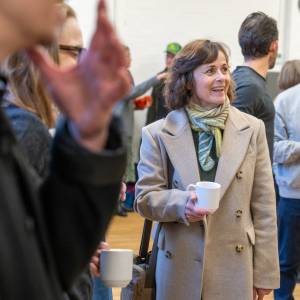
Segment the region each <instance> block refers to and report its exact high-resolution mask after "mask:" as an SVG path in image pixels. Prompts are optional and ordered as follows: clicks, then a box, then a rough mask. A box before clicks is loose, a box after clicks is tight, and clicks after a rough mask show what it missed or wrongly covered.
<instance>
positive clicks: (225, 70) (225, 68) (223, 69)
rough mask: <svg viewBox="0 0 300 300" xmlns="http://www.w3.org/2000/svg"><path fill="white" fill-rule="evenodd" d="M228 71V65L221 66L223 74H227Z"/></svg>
mask: <svg viewBox="0 0 300 300" xmlns="http://www.w3.org/2000/svg"><path fill="white" fill-rule="evenodd" d="M228 72H229V67H228V66H224V67H222V73H223V74H227V73H228Z"/></svg>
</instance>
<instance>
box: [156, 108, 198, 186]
mask: <svg viewBox="0 0 300 300" xmlns="http://www.w3.org/2000/svg"><path fill="white" fill-rule="evenodd" d="M160 135H161V139H162V141H163V143H164V145H165V148H166V151H167V154H168V156H169V158H170V161H171V163H172V165H173V167H174V170H176V172H177V174H178V176H179V177H180V178H179V179H180V181H181V183H182V185H183V186H184V188H186V187H187V186H188V185H189V184H190V183H195V182H197V181H200V174H199V169H198V160H197V156H196V151H195V145H194V140H193V136H192V131H191V128H190V126H189V122H188V119H187V116H186V113H185V111H184V110H183V109H182V110H177V111H172V112H171V113H169V114H168V116H167V117H166V119H165V123H164V125H163V130H162V132H161V133H160Z"/></svg>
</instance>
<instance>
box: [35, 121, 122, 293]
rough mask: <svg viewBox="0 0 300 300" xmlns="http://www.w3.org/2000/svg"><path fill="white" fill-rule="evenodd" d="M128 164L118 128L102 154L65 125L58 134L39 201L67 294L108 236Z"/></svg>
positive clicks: (112, 130) (113, 130)
mask: <svg viewBox="0 0 300 300" xmlns="http://www.w3.org/2000/svg"><path fill="white" fill-rule="evenodd" d="M125 164H126V152H125V151H124V148H123V147H122V143H121V138H120V136H119V134H118V132H117V131H116V130H115V129H114V128H111V129H110V133H109V139H108V142H107V145H106V148H105V149H104V150H103V151H102V152H101V153H99V154H94V153H90V152H88V151H87V150H85V149H83V148H82V147H80V146H79V145H78V144H77V143H76V142H75V141H74V140H73V139H72V138H71V136H70V135H69V133H68V129H67V123H66V122H62V125H61V126H60V128H59V129H58V130H57V134H56V136H55V138H54V142H53V149H52V162H51V168H50V175H49V177H48V178H47V180H46V181H45V183H44V184H43V185H42V187H41V189H40V202H41V205H42V209H43V217H44V222H45V224H46V230H47V231H48V240H49V245H50V248H51V252H52V254H53V257H54V263H55V268H56V270H57V273H58V276H59V280H60V282H61V285H62V287H63V288H64V289H65V290H68V289H69V288H70V287H71V285H72V283H73V281H74V279H75V278H76V277H77V276H78V275H79V274H80V273H81V272H82V271H83V270H84V268H85V266H86V265H87V264H88V263H89V260H90V257H91V256H92V254H93V253H94V250H95V249H96V248H97V245H98V243H99V241H100V240H101V239H103V237H104V234H105V231H106V229H107V226H108V223H109V221H110V219H111V216H112V214H113V210H114V207H115V203H116V200H117V198H118V195H119V192H120V184H121V178H122V176H123V174H124V170H125Z"/></svg>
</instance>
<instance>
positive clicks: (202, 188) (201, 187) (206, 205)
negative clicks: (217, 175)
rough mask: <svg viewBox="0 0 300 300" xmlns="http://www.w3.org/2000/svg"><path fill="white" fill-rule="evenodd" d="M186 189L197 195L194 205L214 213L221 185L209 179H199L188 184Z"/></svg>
mask: <svg viewBox="0 0 300 300" xmlns="http://www.w3.org/2000/svg"><path fill="white" fill-rule="evenodd" d="M187 190H188V191H194V192H195V193H196V195H197V202H196V207H198V208H201V209H205V210H207V211H209V212H210V213H214V212H215V211H216V210H217V209H218V208H219V202H220V191H221V185H220V184H219V183H216V182H211V181H199V182H196V183H195V184H189V185H188V187H187Z"/></svg>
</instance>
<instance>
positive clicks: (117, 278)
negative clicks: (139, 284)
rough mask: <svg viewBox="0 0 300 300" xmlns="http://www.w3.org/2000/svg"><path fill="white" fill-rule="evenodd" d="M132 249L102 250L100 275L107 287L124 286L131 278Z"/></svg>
mask: <svg viewBox="0 0 300 300" xmlns="http://www.w3.org/2000/svg"><path fill="white" fill-rule="evenodd" d="M132 267H133V251H132V250H129V249H110V250H102V251H101V255H100V277H101V280H102V281H103V282H104V284H105V285H106V286H107V287H125V286H127V285H128V283H129V282H130V280H131V279H132Z"/></svg>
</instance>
